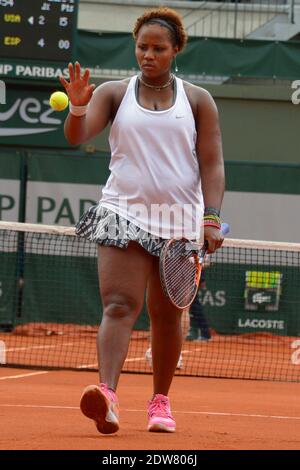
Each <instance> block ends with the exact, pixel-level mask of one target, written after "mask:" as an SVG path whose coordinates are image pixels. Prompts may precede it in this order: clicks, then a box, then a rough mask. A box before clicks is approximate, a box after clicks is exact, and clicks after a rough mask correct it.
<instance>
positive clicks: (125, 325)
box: [80, 242, 153, 434]
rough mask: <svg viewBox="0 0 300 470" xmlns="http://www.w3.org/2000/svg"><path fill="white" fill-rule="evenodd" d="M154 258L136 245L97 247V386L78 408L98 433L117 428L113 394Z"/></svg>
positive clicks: (110, 431)
mask: <svg viewBox="0 0 300 470" xmlns="http://www.w3.org/2000/svg"><path fill="white" fill-rule="evenodd" d="M152 260H153V257H152V256H151V255H149V254H148V253H147V252H146V251H145V250H144V249H143V248H141V247H140V246H139V245H138V244H137V243H134V242H132V243H129V246H128V248H127V249H121V248H117V247H106V246H105V247H99V261H98V270H99V284H100V294H101V298H102V303H103V318H102V322H101V325H100V328H99V333H98V336H97V352H98V361H99V373H100V387H99V386H97V385H90V386H88V387H86V389H85V390H84V392H83V394H82V397H81V400H80V408H81V411H82V412H83V414H84V415H85V416H87V417H88V418H90V419H92V420H93V421H95V423H96V427H97V429H98V431H99V432H101V433H104V434H112V433H115V432H117V431H118V429H119V406H118V399H117V396H116V393H115V390H116V387H117V384H118V380H119V376H120V373H121V370H122V366H123V363H124V360H125V358H126V354H127V351H128V346H129V341H130V335H131V331H132V328H133V326H134V323H135V321H136V319H137V316H138V314H139V313H140V311H141V308H142V305H143V302H144V294H145V288H146V284H147V277H148V275H149V273H150V271H151V266H152Z"/></svg>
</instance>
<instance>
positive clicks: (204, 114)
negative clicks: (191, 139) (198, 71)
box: [185, 84, 225, 253]
mask: <svg viewBox="0 0 300 470" xmlns="http://www.w3.org/2000/svg"><path fill="white" fill-rule="evenodd" d="M185 89H186V92H187V95H188V98H189V101H190V104H191V107H192V111H193V114H194V118H195V124H196V129H197V144H196V151H197V156H198V160H199V167H200V174H201V184H202V191H203V199H204V205H205V207H214V208H216V209H220V207H221V204H222V200H223V195H224V187H225V175H224V161H223V152H222V137H221V131H220V125H219V114H218V110H217V107H216V104H215V102H214V100H213V98H212V96H211V95H210V93H209V92H208V91H207V90H204V89H203V88H200V87H196V86H195V85H191V84H186V85H185ZM205 239H206V240H207V241H208V244H209V248H208V252H209V253H211V252H213V251H215V250H216V249H217V248H219V247H220V246H221V244H222V241H223V236H222V234H221V232H220V231H219V230H217V229H215V228H214V227H206V228H205Z"/></svg>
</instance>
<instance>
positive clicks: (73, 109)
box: [69, 102, 89, 117]
mask: <svg viewBox="0 0 300 470" xmlns="http://www.w3.org/2000/svg"><path fill="white" fill-rule="evenodd" d="M88 107H89V103H88V104H86V105H84V106H75V105H74V104H72V103H71V102H69V111H70V113H71V114H72V115H73V116H77V117H81V116H85V115H86V113H87V110H88Z"/></svg>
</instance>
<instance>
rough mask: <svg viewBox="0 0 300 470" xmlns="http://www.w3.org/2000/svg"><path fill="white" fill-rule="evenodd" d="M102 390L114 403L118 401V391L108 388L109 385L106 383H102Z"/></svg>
mask: <svg viewBox="0 0 300 470" xmlns="http://www.w3.org/2000/svg"><path fill="white" fill-rule="evenodd" d="M100 390H101V391H102V392H103V393H104V394H105V395H106V397H107V398H108V399H109V400H111V401H112V402H113V403H118V398H117V395H116V393H115V392H114V391H113V390H111V389H110V388H108V386H107V385H106V384H104V383H101V384H100Z"/></svg>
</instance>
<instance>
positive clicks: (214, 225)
mask: <svg viewBox="0 0 300 470" xmlns="http://www.w3.org/2000/svg"><path fill="white" fill-rule="evenodd" d="M203 226H204V227H216V228H218V229H219V230H220V229H221V224H219V223H218V222H213V221H208V220H207V221H204V223H203Z"/></svg>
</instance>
